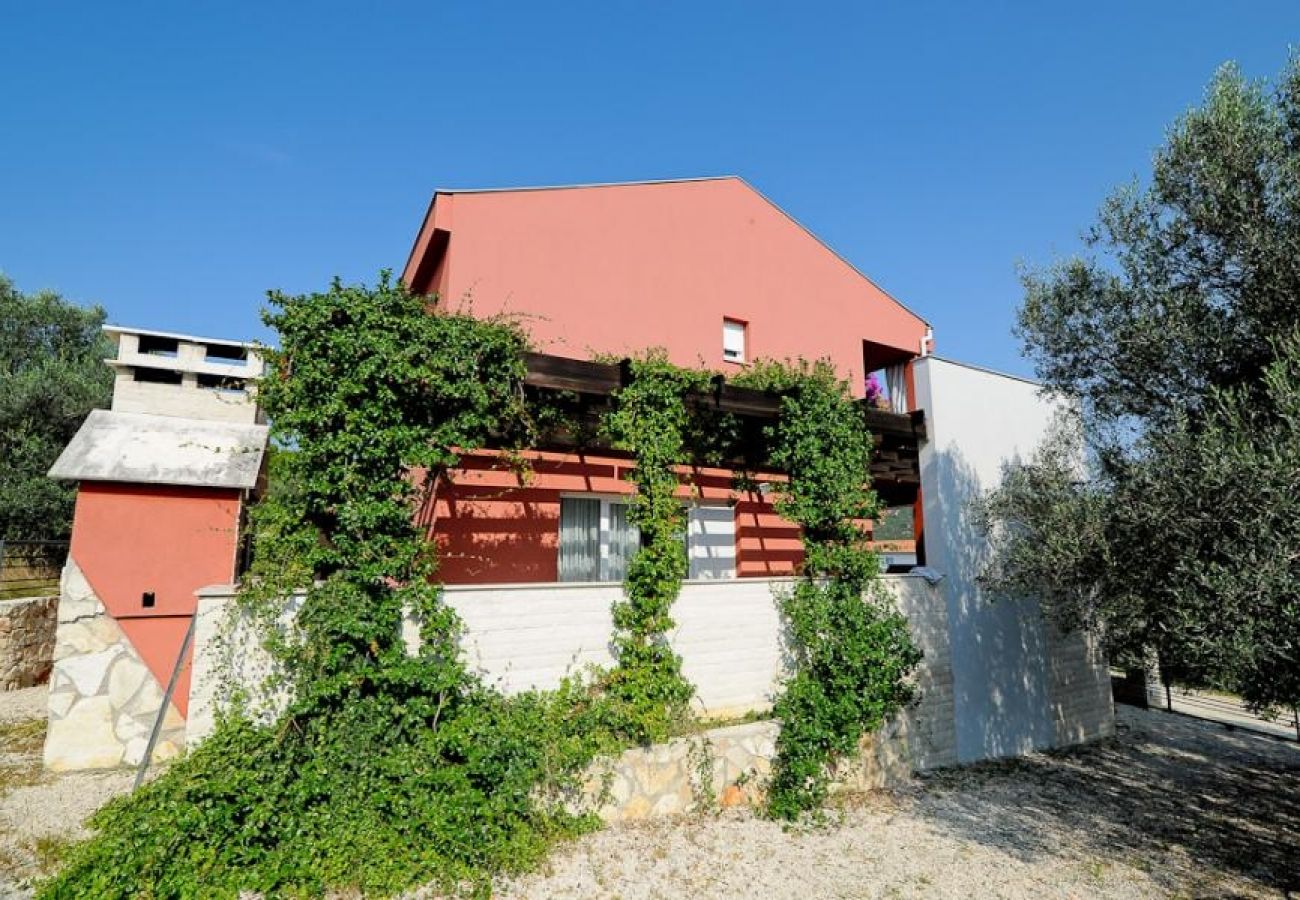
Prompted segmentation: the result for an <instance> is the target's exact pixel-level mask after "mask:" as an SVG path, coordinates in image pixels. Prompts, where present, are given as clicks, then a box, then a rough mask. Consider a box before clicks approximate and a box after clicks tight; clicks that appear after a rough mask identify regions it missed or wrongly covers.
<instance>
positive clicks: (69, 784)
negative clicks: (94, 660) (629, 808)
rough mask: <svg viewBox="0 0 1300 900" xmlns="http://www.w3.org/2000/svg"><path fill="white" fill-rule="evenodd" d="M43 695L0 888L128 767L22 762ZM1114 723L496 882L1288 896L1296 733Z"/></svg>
mask: <svg viewBox="0 0 1300 900" xmlns="http://www.w3.org/2000/svg"><path fill="white" fill-rule="evenodd" d="M43 710H44V694H43V692H42V691H40V690H33V691H17V692H13V693H9V694H0V772H3V773H4V777H3V778H2V779H0V897H8V896H28V895H29V894H28V891H27V890H26V889H25V887H24V886H23V885H22V882H21V880H20V879H23V878H27V877H30V876H31V875H32V874H33V873H35V872H37V871H39V870H40V868H41V867H43V866H50V865H55V864H57V855H58V849H59V847H60V845H61V842H62V841H65V840H67V839H69V838H71V837H74V836H75V835H76V834H77V833H78V832H79V826H78V823H79V822H80V821H81V819H82V818H84V816H85V815H86V814H88V813H89V812H90V810H92V809H93V808H94V807H95V806H97V805H98V804H99V803H102V802H103V801H104V800H105V799H107V798H108V797H109V796H112V795H113V794H115V793H118V792H121V791H123V790H126V789H127V788H129V786H130V782H131V775H130V773H110V774H104V775H85V774H81V775H64V776H57V777H56V776H50V775H46V774H44V773H42V772H41V771H40V769H39V758H40V736H41V734H42V733H43V729H42V728H41V726H40V725H39V721H40V720H39V717H40V716H41V714H42V713H43ZM23 722H27V723H28V724H27V725H23V724H22V723H23ZM1119 726H1120V727H1119V736H1118V737H1117V738H1116V739H1114V740H1111V741H1106V742H1103V743H1101V744H1096V745H1092V746H1089V747H1084V748H1078V749H1075V750H1070V751H1064V752H1060V753H1051V754H1038V755H1034V756H1030V757H1026V758H1022V759H1017V760H1011V761H1006V762H1001V763H991V764H985V765H979V766H974V767H969V768H965V769H958V770H951V771H947V772H943V773H940V774H937V775H932V776H930V777H926V778H922V779H916V780H914V781H913V782H911V783H910V784H908V785H906V786H904V787H903V788H901V789H899V790H895V791H890V792H885V793H876V794H871V795H866V796H861V797H854V798H849V799H847V800H845V801H843V802H842V803H841V804H840V806H839V808H837V809H835V810H834V811H833V814H832V817H833V823H832V824H831V825H830V826H829V827H825V828H819V829H815V830H803V831H787V830H783V829H782V828H781V827H780V826H777V825H774V824H772V823H771V822H766V821H763V820H762V819H759V818H756V817H755V816H753V815H752V814H750V813H748V812H744V811H730V812H727V813H724V814H721V815H718V816H713V817H697V818H691V819H683V820H675V821H659V822H654V823H647V824H644V825H639V826H622V827H617V828H610V829H607V830H605V831H602V832H599V833H597V834H593V835H590V836H588V837H586V838H583V839H581V840H579V841H576V842H574V843H573V844H571V845H569V846H567V847H564V848H561V849H560V850H559V851H558V852H557V853H556V854H555V855H554V856H553V857H552V859H551V860H550V861H549V863H548V865H547V866H546V869H545V870H544V871H541V872H537V873H535V874H533V875H530V876H528V877H526V878H522V879H517V880H514V881H503V882H501V883H500V884H499V885H498V893H499V895H500V896H502V897H506V898H539V900H540V898H552V897H608V898H616V897H617V898H624V900H633V898H659V897H674V898H675V897H692V898H694V897H773V898H784V897H789V898H800V900H813V898H822V897H827V898H830V897H844V898H847V897H854V898H858V897H944V898H948V897H951V898H968V897H1008V898H1031V897H1032V898H1038V897H1077V898H1093V897H1105V898H1129V897H1287V896H1293V897H1300V748H1298V747H1297V746H1296V745H1295V744H1294V743H1284V742H1282V741H1277V740H1272V739H1269V738H1264V737H1256V736H1252V735H1248V734H1244V733H1242V732H1240V731H1236V732H1234V731H1230V730H1227V729H1225V728H1223V727H1221V726H1218V725H1213V724H1207V723H1202V722H1198V721H1195V720H1191V719H1186V718H1183V717H1180V716H1177V715H1169V714H1166V713H1160V712H1143V711H1139V710H1135V709H1132V708H1130V707H1120V708H1119ZM1288 890H1289V891H1291V892H1293V893H1292V894H1290V895H1288V893H1287V891H1288ZM415 896H424V895H423V893H422V892H417V894H416V895H415Z"/></svg>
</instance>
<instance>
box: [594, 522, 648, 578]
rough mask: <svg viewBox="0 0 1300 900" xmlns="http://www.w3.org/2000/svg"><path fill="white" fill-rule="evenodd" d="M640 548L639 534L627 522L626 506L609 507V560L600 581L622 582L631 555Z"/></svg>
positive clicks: (633, 526)
mask: <svg viewBox="0 0 1300 900" xmlns="http://www.w3.org/2000/svg"><path fill="white" fill-rule="evenodd" d="M640 546H641V533H640V531H639V530H638V529H637V527H636V526H635V525H633V524H632V523H631V522H629V521H628V520H627V504H626V503H611V504H610V505H609V559H608V562H607V564H606V567H605V574H604V576H603V578H602V579H601V580H602V581H622V580H623V579H624V578H626V577H627V564H628V563H629V562H631V561H632V554H634V553H636V551H637V548H638V547H640Z"/></svg>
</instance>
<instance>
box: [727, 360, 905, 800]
mask: <svg viewBox="0 0 1300 900" xmlns="http://www.w3.org/2000/svg"><path fill="white" fill-rule="evenodd" d="M737 381H738V382H739V383H743V384H746V385H747V386H750V387H757V388H762V389H764V390H769V391H777V392H780V393H781V395H782V403H781V414H780V417H779V419H778V420H777V422H776V423H775V424H774V425H772V426H769V427H768V429H767V435H768V439H769V441H770V442H771V448H770V462H771V464H772V465H774V466H775V467H777V468H779V469H781V470H782V471H784V472H785V473H786V474H787V476H788V480H787V481H786V482H785V483H784V484H783V485H781V486H780V487H779V492H778V495H777V500H776V509H777V511H778V512H779V513H780V514H781V515H782V516H783V517H784V518H786V519H788V520H789V521H791V522H794V523H796V524H797V525H799V526H800V529H801V537H802V541H803V548H804V562H803V571H802V576H803V577H802V578H801V580H800V581H798V582H797V583H796V584H795V585H794V587H793V589H792V590H790V591H789V592H788V593H787V594H786V595H784V596H783V597H782V598H781V608H782V612H783V613H784V616H785V618H786V621H787V622H788V624H789V627H790V631H791V634H792V637H793V645H794V646H793V651H794V661H795V664H794V671H793V674H792V675H791V676H790V677H789V678H788V679H787V681H786V683H785V685H784V690H783V692H782V694H781V695H780V697H779V698H778V699H777V702H776V705H775V709H774V712H775V714H776V717H777V718H778V719H780V721H781V731H780V733H779V735H778V737H777V759H776V762H775V765H774V767H773V773H772V781H771V784H770V785H769V788H768V810H769V812H770V813H771V814H772V815H773V816H775V817H777V818H781V819H787V820H793V819H797V818H799V817H800V816H801V815H803V814H804V813H807V812H809V811H811V810H815V809H817V808H818V807H820V806H821V804H822V803H823V802H824V800H825V798H826V790H827V785H828V781H829V775H828V766H829V764H830V763H832V762H833V761H834V760H835V759H836V758H837V757H843V756H847V755H850V754H853V753H855V752H856V751H857V750H858V746H859V742H860V741H861V739H862V737H863V735H864V734H866V733H868V732H871V731H874V730H876V729H878V728H879V727H880V726H881V725H882V724H883V723H884V721H885V720H886V719H887V718H888V717H889V716H890V715H892V714H894V713H896V712H897V711H899V710H900V709H901V708H902V707H903V706H904V705H905V704H906V703H907V702H908V701H909V700H910V699H911V697H912V694H913V688H912V686H911V684H910V683H909V681H908V675H909V674H910V673H911V671H912V669H913V668H915V666H916V665H917V663H919V662H920V659H921V654H920V651H918V650H917V649H916V647H915V646H914V645H913V643H912V641H911V637H910V635H909V633H908V630H907V623H906V620H905V619H904V618H903V617H902V616H901V615H900V614H899V613H898V612H897V611H896V610H894V609H893V608H892V607H891V606H890V604H889V602H888V600H887V599H886V597H885V596H884V595H883V593H882V592H881V591H880V589H879V588H878V585H877V583H876V575H877V574H878V573H879V571H880V568H879V563H878V560H877V557H876V555H875V553H873V552H872V551H871V549H870V547H869V546H868V545H867V534H866V532H865V530H864V528H863V523H864V522H865V521H866V520H868V519H871V518H874V517H875V516H876V515H878V514H879V501H878V500H877V498H876V496H875V494H874V492H873V491H872V490H871V488H870V485H869V481H868V477H869V476H868V472H869V464H870V462H871V453H872V444H871V436H870V434H868V433H867V431H866V429H865V427H864V425H863V421H862V415H861V413H860V412H859V411H858V410H857V409H856V407H855V405H854V403H853V401H852V398H851V396H850V394H849V391H848V385H847V384H846V383H845V382H843V381H842V380H840V379H839V378H838V376H837V375H836V373H835V370H834V368H833V367H832V366H831V365H830V364H829V363H828V362H825V361H818V362H816V363H811V364H810V363H807V362H804V361H800V362H799V363H795V364H790V363H785V364H783V363H776V362H760V363H758V364H756V365H754V366H753V367H751V369H750V370H749V371H747V372H746V373H745V374H744V376H742V378H740V379H737Z"/></svg>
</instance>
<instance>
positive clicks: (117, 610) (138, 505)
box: [70, 482, 240, 715]
mask: <svg viewBox="0 0 1300 900" xmlns="http://www.w3.org/2000/svg"><path fill="white" fill-rule="evenodd" d="M239 515H240V494H239V492H238V491H235V490H225V489H211V488H188V487H169V486H163V485H134V484H116V483H106V482H82V483H81V486H80V489H79V490H78V492H77V506H76V514H75V517H74V519H73V526H72V546H71V550H70V553H71V556H72V558H73V559H75V560H76V561H77V565H78V566H80V567H81V570H82V572H83V573H85V576H86V580H87V581H89V582H90V586H91V587H92V588H94V590H95V593H96V594H97V595H98V596H99V598H100V600H101V601H102V602H103V604H104V607H105V609H107V611H108V613H109V615H111V616H112V617H113V618H114V619H116V620H117V623H118V625H120V626H121V628H122V630H123V631H124V632H125V633H126V635H127V637H128V638H129V639H130V640H131V642H132V643H133V644H134V645H135V647H136V650H138V651H139V653H140V656H141V658H142V659H143V660H144V662H145V664H146V665H148V667H149V671H151V672H152V673H153V675H154V677H155V678H157V679H158V682H159V684H160V685H162V686H164V687H165V686H166V684H167V679H168V678H169V677H170V675H171V671H172V667H173V666H174V665H175V664H176V654H177V653H178V652H179V650H180V647H181V642H182V639H183V637H184V634H185V629H186V627H187V626H188V625H189V619H190V617H191V616H192V615H193V614H194V607H195V597H194V592H195V591H196V590H198V589H199V588H200V587H203V586H204V585H208V584H226V583H229V582H230V581H232V580H233V579H234V575H235V558H236V551H237V546H238V539H239ZM144 591H153V592H154V595H155V597H156V605H155V606H154V607H153V608H152V609H146V608H144V607H143V606H142V604H141V593H142V592H144ZM187 662H188V661H187ZM188 697H189V666H188V664H187V665H186V666H185V668H184V671H183V674H182V677H181V680H180V681H179V682H178V684H177V690H176V696H175V703H176V708H177V709H178V710H179V711H180V713H181V714H182V715H184V714H185V713H186V707H187V701H188Z"/></svg>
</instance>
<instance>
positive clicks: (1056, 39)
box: [0, 0, 1300, 374]
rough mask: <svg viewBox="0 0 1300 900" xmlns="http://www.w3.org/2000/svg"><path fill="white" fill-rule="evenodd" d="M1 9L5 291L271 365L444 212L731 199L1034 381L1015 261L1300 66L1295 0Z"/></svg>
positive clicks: (943, 346) (1034, 258)
mask: <svg viewBox="0 0 1300 900" xmlns="http://www.w3.org/2000/svg"><path fill="white" fill-rule="evenodd" d="M1048 7H1053V8H1052V9H1049V8H1048ZM3 11H4V16H3V21H4V24H5V29H4V31H5V51H4V53H3V54H0V123H2V125H0V134H2V135H3V144H2V145H0V271H4V272H5V273H6V274H8V275H9V276H10V277H11V278H13V279H14V280H15V281H16V282H17V283H18V286H19V287H20V288H22V289H24V290H35V289H37V288H43V287H50V288H55V289H57V290H59V291H62V292H63V293H64V294H65V295H67V296H69V297H71V298H73V299H76V300H79V301H83V302H92V301H93V302H98V303H101V304H102V305H103V306H105V307H106V308H107V310H108V313H109V319H110V321H113V322H117V323H119V324H128V325H137V326H142V327H153V328H159V329H164V330H175V331H187V332H196V333H199V334H204V335H208V336H215V337H232V338H252V337H261V338H265V337H266V333H265V331H264V330H263V328H262V326H261V325H260V323H259V322H258V320H257V310H258V308H259V307H260V305H261V303H262V299H263V295H264V292H265V291H266V289H268V288H273V287H275V288H282V289H284V290H287V291H295V292H297V291H307V290H312V289H316V288H320V287H322V286H324V285H325V284H326V282H327V280H328V279H329V277H330V276H331V275H334V274H339V275H341V276H342V277H343V278H345V279H347V280H361V279H367V280H368V279H372V278H373V277H374V275H375V273H376V272H377V271H378V270H379V269H380V268H382V267H392V268H395V269H400V267H401V265H402V263H403V262H404V260H405V257H406V253H407V251H408V250H409V248H410V244H411V241H412V239H413V237H414V235H415V232H416V229H417V228H418V227H419V224H420V220H421V217H422V215H423V213H424V210H425V207H426V205H427V203H428V201H429V197H430V195H431V193H432V191H433V189H434V188H436V187H497V186H511V185H534V184H564V183H573V182H598V181H623V180H638V179H654V178H676V177H683V176H698V175H717V174H727V173H735V174H739V175H742V176H744V177H745V178H746V179H748V180H749V181H750V182H751V183H753V184H754V185H755V186H756V187H758V188H759V189H760V190H762V191H763V192H764V193H766V194H767V195H768V196H769V197H771V198H772V199H773V200H775V201H776V202H777V203H778V204H780V205H781V206H783V207H784V208H785V209H786V210H787V211H788V212H790V213H791V214H792V215H794V216H795V217H796V218H797V219H799V220H800V221H802V222H803V223H804V224H805V225H807V226H808V227H809V228H811V229H812V230H813V231H814V232H816V233H817V234H818V235H820V236H821V237H822V238H824V239H825V240H826V241H827V242H828V243H830V244H831V246H833V247H835V248H836V249H837V250H839V251H840V252H841V253H842V254H843V255H844V256H846V257H847V258H848V259H849V260H850V261H852V262H853V263H854V264H856V265H857V266H858V267H859V268H861V269H862V270H863V271H865V272H867V273H868V274H869V275H871V276H872V278H873V279H875V280H876V281H877V282H878V283H880V284H881V285H882V286H883V287H885V288H886V289H887V290H889V291H890V292H891V293H893V294H894V295H896V296H897V297H899V298H900V299H901V300H902V301H903V302H904V303H906V304H907V305H908V306H909V307H911V308H912V309H914V310H916V311H918V312H919V313H920V314H921V315H923V316H925V317H926V318H927V319H928V320H929V321H930V322H931V323H932V324H933V325H934V328H935V332H936V336H937V339H938V343H939V349H940V352H941V353H943V354H944V355H948V356H952V357H955V358H958V359H963V360H967V361H970V362H975V363H981V364H984V365H990V366H993V367H997V368H1001V369H1005V370H1009V371H1012V372H1016V373H1022V374H1027V373H1028V372H1029V367H1028V365H1027V364H1026V363H1025V362H1024V361H1023V360H1022V359H1021V358H1020V356H1019V348H1018V346H1017V343H1016V341H1015V340H1014V339H1013V338H1012V337H1011V335H1010V328H1011V324H1012V321H1013V317H1014V311H1015V308H1016V306H1017V304H1018V303H1019V301H1020V287H1019V283H1018V281H1017V278H1016V264H1017V262H1021V261H1023V262H1028V263H1031V264H1037V263H1044V262H1048V261H1050V260H1051V259H1052V258H1054V257H1055V256H1057V255H1060V254H1063V253H1068V252H1070V251H1072V250H1074V249H1076V248H1077V247H1078V235H1079V234H1080V232H1081V231H1082V229H1083V228H1084V227H1085V226H1086V225H1087V224H1088V223H1089V222H1090V221H1091V219H1092V216H1093V213H1094V211H1095V210H1096V208H1097V206H1098V204H1099V202H1100V201H1101V199H1102V197H1103V196H1104V195H1105V194H1106V193H1107V192H1108V191H1109V190H1110V189H1111V188H1112V187H1113V186H1115V185H1117V184H1119V183H1121V182H1123V181H1126V180H1128V179H1130V178H1132V177H1134V176H1140V175H1142V174H1144V173H1145V172H1146V171H1147V170H1148V168H1149V160H1150V154H1151V151H1152V150H1153V149H1154V148H1155V147H1156V146H1157V145H1158V144H1159V142H1160V140H1161V137H1162V134H1163V132H1164V129H1165V127H1166V126H1167V125H1168V123H1170V122H1171V121H1172V120H1173V119H1174V117H1175V116H1177V115H1178V114H1179V113H1180V112H1181V111H1182V110H1184V109H1186V108H1187V107H1188V106H1189V105H1191V104H1193V103H1195V102H1197V101H1198V99H1199V98H1200V96H1201V92H1202V90H1203V87H1204V85H1205V83H1206V82H1207V81H1208V80H1209V78H1210V76H1211V75H1212V73H1213V72H1214V69H1215V67H1216V66H1218V65H1219V64H1220V63H1222V62H1223V61H1225V60H1236V61H1238V62H1239V64H1240V65H1241V66H1242V68H1243V69H1244V70H1245V72H1246V73H1247V74H1248V75H1250V76H1254V77H1262V76H1270V75H1273V74H1275V73H1276V72H1277V71H1278V70H1279V69H1280V68H1281V67H1282V65H1283V63H1284V62H1285V60H1286V55H1287V46H1288V43H1300V2H1296V0H1288V2H1265V0H1251V2H1241V3H1211V2H1197V0H1176V2H1153V0H1144V2H1131V0H1129V2H1088V3H1060V4H1044V3H1041V2H1026V3H1019V4H1007V3H993V2H981V3H956V2H954V3H950V4H939V3H889V4H886V3H875V2H872V3H867V2H856V3H842V4H826V3H816V2H804V3H789V2H786V3H758V2H733V3H710V2H702V0H695V2H683V3H674V2H654V3H651V2H640V3H630V2H599V3H583V4H578V3H558V4H548V3H535V2H533V3H501V2H480V3H470V2H465V3H448V2H438V0H423V2H418V3H399V2H382V3H362V2H348V3H331V2H313V3H300V4H295V3H277V2H272V3H266V2H258V3H237V2H224V3H208V4H186V3H180V4H177V3H145V2H130V3H105V2H84V3H64V2H4V3H3ZM792 302H797V301H796V299H795V298H792Z"/></svg>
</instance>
